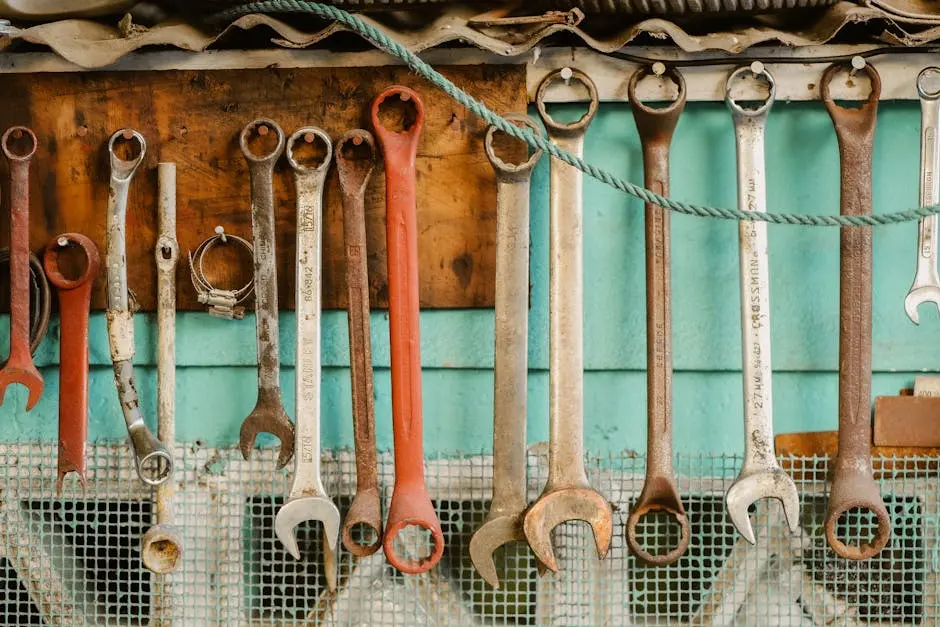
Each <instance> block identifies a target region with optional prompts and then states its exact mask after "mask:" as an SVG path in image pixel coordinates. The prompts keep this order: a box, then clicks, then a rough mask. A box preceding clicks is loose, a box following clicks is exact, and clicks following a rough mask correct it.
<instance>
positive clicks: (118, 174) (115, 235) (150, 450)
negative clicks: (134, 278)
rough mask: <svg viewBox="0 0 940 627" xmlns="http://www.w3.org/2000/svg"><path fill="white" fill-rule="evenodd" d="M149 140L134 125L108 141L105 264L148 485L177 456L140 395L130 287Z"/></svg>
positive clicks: (131, 420) (127, 412)
mask: <svg viewBox="0 0 940 627" xmlns="http://www.w3.org/2000/svg"><path fill="white" fill-rule="evenodd" d="M120 138H123V139H124V140H126V141H131V140H134V141H136V142H137V144H138V146H139V148H140V152H139V153H138V154H137V156H136V157H135V158H133V159H131V160H130V161H126V160H124V159H121V158H120V157H118V156H117V154H116V153H115V152H114V146H115V143H116V142H117V141H118V139H120ZM146 151H147V142H146V141H145V140H144V137H143V135H141V134H140V133H138V132H137V131H135V130H132V129H122V130H120V131H118V132H116V133H115V134H114V135H112V136H111V139H110V140H109V141H108V154H109V155H110V157H111V189H110V191H109V193H108V223H107V224H108V246H107V251H106V253H105V265H106V267H107V277H108V310H107V312H106V317H107V321H108V343H109V344H110V348H111V362H112V363H113V365H114V382H115V384H116V386H117V392H118V399H119V400H120V402H121V411H122V412H123V414H124V422H125V423H127V434H128V437H129V439H130V443H131V449H132V451H133V453H134V461H135V465H136V468H137V476H138V477H140V480H141V481H143V482H144V483H146V484H147V485H152V486H155V485H160V484H161V483H163V482H164V481H166V480H167V479H168V478H169V477H170V474H171V473H172V471H173V456H172V455H170V453H169V451H167V450H166V447H164V446H163V444H161V443H160V441H159V440H158V439H157V438H156V437H154V435H153V433H151V432H150V429H148V428H147V424H146V423H145V422H144V416H143V414H142V413H141V411H140V397H139V396H138V395H137V386H136V384H135V383H134V320H133V315H134V314H133V311H131V308H130V306H129V303H128V290H127V224H126V223H127V194H128V191H129V189H130V184H131V179H132V178H133V177H134V173H135V172H136V171H137V168H138V166H139V165H140V163H141V162H142V161H143V160H144V154H145V153H146Z"/></svg>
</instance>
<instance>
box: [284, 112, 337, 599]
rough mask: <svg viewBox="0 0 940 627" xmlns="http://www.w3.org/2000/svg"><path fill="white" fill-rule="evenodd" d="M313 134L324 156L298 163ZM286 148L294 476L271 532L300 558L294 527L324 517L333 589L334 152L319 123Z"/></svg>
mask: <svg viewBox="0 0 940 627" xmlns="http://www.w3.org/2000/svg"><path fill="white" fill-rule="evenodd" d="M316 138H319V140H320V141H321V142H322V143H323V145H324V146H326V156H325V157H323V160H322V161H321V162H320V163H319V164H318V165H316V166H312V167H310V166H306V165H303V164H301V163H300V162H298V161H297V159H296V158H295V155H294V145H295V144H296V143H297V142H298V141H301V140H302V141H306V142H307V143H312V142H313V141H315V139H316ZM286 153H287V161H288V163H290V166H291V168H293V169H294V184H295V186H296V188H297V286H296V287H297V297H296V310H297V357H296V359H297V365H296V370H295V385H294V388H295V396H294V398H295V406H296V407H295V412H296V415H295V421H294V447H295V449H294V482H293V484H292V485H291V489H290V494H289V495H288V497H287V502H285V503H284V505H282V506H281V508H280V509H279V510H278V512H277V516H276V518H275V521H274V532H275V533H276V534H277V537H278V539H279V540H280V541H281V544H283V545H284V548H285V549H287V552H288V553H290V554H291V555H293V556H294V559H300V549H299V548H298V546H297V538H296V536H295V534H294V528H295V527H296V526H297V525H299V524H300V523H302V522H304V521H307V520H319V521H320V522H322V523H323V532H324V536H323V549H324V553H325V562H326V564H325V568H326V578H327V583H328V584H329V587H330V590H335V589H336V560H335V555H336V542H337V540H338V538H339V519H340V516H339V510H338V509H337V508H336V505H334V504H333V501H331V500H330V497H329V496H327V494H326V489H325V488H324V487H323V481H322V480H321V478H320V309H321V302H320V284H321V281H320V277H321V265H322V264H321V250H322V239H323V238H322V234H323V186H324V185H323V184H324V181H325V180H326V173H327V172H328V171H329V169H330V161H331V160H332V158H333V155H332V145H331V143H330V137H329V135H327V134H326V133H325V132H324V131H322V130H320V129H319V128H315V127H312V126H308V127H304V128H301V129H299V130H298V131H296V132H295V133H294V134H293V135H291V136H290V138H289V139H288V140H287V149H286Z"/></svg>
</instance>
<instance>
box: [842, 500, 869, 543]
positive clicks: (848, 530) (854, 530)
mask: <svg viewBox="0 0 940 627" xmlns="http://www.w3.org/2000/svg"><path fill="white" fill-rule="evenodd" d="M835 535H836V538H837V539H838V540H839V541H840V542H842V543H843V544H845V545H846V546H850V547H864V546H868V545H871V544H873V543H874V542H875V539H876V538H877V536H878V515H877V514H876V513H875V512H873V511H872V510H870V509H868V508H867V507H853V508H851V509H847V510H846V511H844V512H842V514H841V515H840V516H839V519H838V520H837V521H836V533H835Z"/></svg>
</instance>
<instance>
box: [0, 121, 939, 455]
mask: <svg viewBox="0 0 940 627" xmlns="http://www.w3.org/2000/svg"><path fill="white" fill-rule="evenodd" d="M565 109H567V110H568V111H569V112H570V111H571V110H573V108H572V107H565ZM919 120H920V113H919V109H918V108H917V105H916V103H884V104H883V105H882V107H881V112H880V116H879V123H878V133H877V137H876V140H875V155H874V159H875V170H874V171H875V194H874V199H875V207H876V211H878V212H887V211H894V210H899V209H904V208H907V207H909V206H911V205H912V204H914V203H916V200H917V178H918V174H917V172H918V158H919V156H918V150H917V142H918V132H919V130H918V129H919V123H920V122H919ZM767 132H768V137H767V168H768V205H769V207H770V209H771V210H774V209H777V210H793V211H802V212H806V213H825V212H830V213H835V212H837V211H838V200H839V199H838V193H839V168H838V159H837V156H838V152H837V147H836V141H835V136H834V135H833V132H832V126H831V122H830V121H829V118H828V116H827V115H826V113H825V111H824V110H823V109H822V107H821V105H819V104H813V103H800V104H788V103H778V104H777V105H775V107H774V110H773V111H772V113H771V116H770V120H769V122H768V129H767ZM585 153H586V157H587V158H588V159H589V160H591V161H594V162H597V163H603V164H604V166H605V167H606V168H607V169H608V170H610V171H613V172H617V173H620V174H624V175H627V176H628V177H629V178H630V179H631V180H633V181H641V180H642V162H641V158H640V151H639V144H638V141H637V138H636V130H635V127H634V125H633V121H632V119H631V117H630V114H629V108H628V107H626V106H617V105H605V106H604V107H603V108H602V111H601V113H600V114H599V115H598V117H597V119H596V120H595V122H594V123H593V124H592V126H591V128H590V130H589V132H588V136H587V140H586V146H585ZM548 193H549V190H548V162H547V161H546V160H543V162H542V163H540V164H539V166H538V168H537V169H536V172H535V174H534V177H533V181H532V198H533V208H532V238H533V241H532V271H531V280H532V310H531V312H530V342H529V344H530V348H529V357H530V366H531V369H532V374H531V377H530V381H529V392H530V395H529V399H530V400H529V410H528V425H529V440H530V441H532V442H535V441H540V440H544V439H546V438H547V437H548V418H547V411H548V409H547V403H548V375H547V372H546V368H547V365H548V344H547V337H548V287H547V282H548V275H547V272H548V250H547V237H548V221H547V201H548ZM672 194H673V196H674V197H676V198H678V199H681V200H686V201H695V202H698V203H704V204H712V205H722V206H733V205H734V204H735V163H734V139H733V135H732V131H731V119H730V116H729V115H728V113H727V111H726V110H725V108H724V107H723V106H721V105H703V104H694V105H690V106H689V109H688V111H687V113H686V114H685V115H684V116H683V118H682V121H681V122H680V124H679V128H678V129H677V131H676V135H675V139H674V142H673V151H672ZM584 207H585V218H584V229H585V303H584V306H585V335H584V342H585V367H586V369H587V370H588V372H587V374H586V376H585V438H586V445H587V447H588V448H589V449H591V450H594V451H601V452H602V451H620V450H624V449H632V450H638V451H641V450H643V449H644V448H645V446H646V439H645V438H646V417H645V416H646V414H645V412H646V390H645V376H644V373H643V369H644V367H645V359H646V348H645V338H646V331H645V328H644V327H645V311H644V306H645V305H644V299H645V297H644V281H645V279H644V252H643V211H642V205H641V204H640V203H639V202H638V201H636V200H635V199H633V198H630V197H627V196H624V195H622V194H620V193H618V192H616V191H614V190H612V189H609V188H606V187H604V186H603V185H601V184H599V183H596V182H594V181H591V180H588V181H586V182H585V200H584ZM672 224H673V238H672V242H673V244H672V246H673V336H674V339H673V346H674V366H675V368H676V370H677V373H676V379H675V390H674V393H675V394H674V395H675V427H676V449H677V450H678V451H684V452H725V453H734V452H740V451H741V450H743V441H744V435H743V424H742V416H741V380H740V373H739V369H740V362H741V356H740V330H739V319H738V316H739V312H738V308H739V303H738V279H737V275H738V266H737V264H738V253H737V227H736V225H735V224H734V223H731V222H719V221H714V220H704V219H697V218H688V217H683V216H675V217H674V218H673V222H672ZM915 238H916V225H914V224H906V225H901V226H892V227H885V228H879V229H876V231H875V239H874V242H875V243H874V250H875V273H874V291H875V313H874V360H873V364H874V365H873V367H874V370H875V373H876V374H875V375H874V391H875V393H876V394H894V393H896V392H897V390H898V389H899V388H900V387H903V386H905V385H910V383H911V382H912V380H913V377H914V375H915V374H916V373H918V372H921V371H931V372H937V371H940V318H938V316H937V315H936V312H932V311H929V310H928V309H927V308H926V307H925V309H924V311H922V312H921V326H919V327H918V326H915V325H913V324H912V323H911V322H910V321H908V320H907V317H906V316H905V314H904V310H903V299H904V295H905V294H906V293H907V289H908V287H909V286H910V282H911V279H912V278H913V272H914V264H913V260H914V245H915ZM770 255H771V277H772V289H771V306H772V312H773V314H772V316H773V317H772V327H773V339H774V344H773V363H774V370H775V374H774V386H775V387H774V398H775V407H774V409H775V423H776V428H777V431H778V432H784V431H804V430H822V429H834V428H835V427H836V423H837V420H836V405H837V398H836V395H837V381H836V374H835V370H836V368H837V356H838V306H839V303H838V266H839V236H838V231H837V230H835V229H821V228H816V229H811V228H801V227H771V228H770ZM372 322H373V328H372V338H373V349H374V353H375V354H374V360H375V364H376V368H377V370H376V400H377V402H376V412H377V423H378V424H377V437H378V444H379V446H380V447H382V448H389V447H391V445H392V438H391V417H390V397H389V379H388V370H387V368H388V359H389V355H388V341H387V337H388V331H387V320H386V317H385V314H384V312H376V313H374V314H373V316H372ZM253 325H254V320H253V319H252V318H251V317H249V318H248V319H246V320H244V321H224V320H218V319H215V318H212V317H210V316H208V315H207V314H204V313H181V314H180V316H179V318H178V331H177V338H178V363H179V367H178V372H177V384H178V390H177V434H178V437H179V439H180V440H181V441H185V442H195V441H197V440H198V441H201V442H202V443H204V444H206V445H231V444H234V443H235V442H236V440H237V437H238V429H239V426H240V424H241V421H242V419H243V418H244V416H245V415H247V413H248V412H249V411H250V410H251V408H252V407H253V406H254V402H255V385H256V381H255V369H254V364H255V346H254V326H253ZM135 326H136V331H137V341H138V344H137V346H138V350H137V363H138V364H139V366H138V370H137V382H138V386H139V389H140V392H141V397H142V403H143V407H144V409H145V415H146V416H147V418H148V420H149V421H151V423H152V422H153V420H154V412H155V391H156V390H155V387H156V378H155V369H154V368H153V364H154V359H155V335H154V334H155V327H154V324H153V317H152V316H147V315H138V316H137V317H136V320H135ZM0 328H2V329H4V330H5V329H6V324H5V323H0ZM280 328H281V347H282V357H283V363H284V368H283V372H282V387H283V390H284V394H285V404H286V405H287V408H288V412H289V413H290V412H292V411H293V369H292V365H293V363H294V349H293V338H294V334H293V329H294V316H293V313H289V312H285V313H283V314H282V316H281V325H280ZM421 331H422V338H421V340H422V342H421V343H422V361H423V364H424V367H425V370H424V377H423V385H424V415H425V445H426V451H427V453H428V454H429V455H436V454H448V453H453V452H457V451H461V452H478V451H481V450H486V449H489V448H490V447H491V445H492V420H493V418H492V385H493V379H492V371H491V368H492V364H493V354H492V351H493V348H492V347H493V314H492V311H491V310H458V311H426V312H423V313H422V317H421ZM57 333H58V325H57V324H55V323H53V326H52V328H51V329H50V335H49V337H48V339H47V340H46V341H45V342H44V344H43V346H42V347H41V349H40V351H39V353H38V355H37V363H39V364H40V365H41V366H43V375H44V376H45V377H46V392H45V394H44V396H43V399H42V401H41V402H40V404H39V405H38V407H37V408H36V409H34V410H33V411H32V412H30V413H29V414H27V413H25V412H24V411H23V405H24V404H25V393H24V392H23V391H22V390H19V389H17V388H16V387H15V386H14V387H11V388H10V390H9V391H8V392H7V399H6V401H5V402H4V404H3V405H2V407H0V439H2V440H4V441H32V440H37V439H55V437H56V432H57V426H56V421H57V418H56V416H57V385H56V378H57V371H56V369H55V367H54V364H55V363H56V360H57V353H58V346H57V342H56V341H55V338H56V336H57ZM4 341H5V340H4ZM91 344H92V348H91V361H92V363H93V364H94V367H93V371H92V375H91V399H90V412H89V413H90V418H89V420H90V428H89V432H90V436H91V437H92V438H93V439H96V440H120V439H122V438H123V437H124V433H125V432H124V424H123V420H122V418H121V414H120V409H119V407H118V404H117V395H116V393H115V390H114V385H113V379H112V375H111V369H110V365H109V364H110V362H109V360H108V348H107V335H106V331H105V324H104V318H103V316H102V315H100V314H96V315H95V316H94V317H93V320H92V325H91ZM323 349H324V355H323V362H324V375H323V376H324V385H323V395H324V396H323V400H322V409H323V445H324V446H325V447H330V448H333V447H349V446H351V445H352V421H351V414H350V412H351V409H350V393H349V385H350V384H349V371H348V363H349V359H348V342H347V338H346V317H345V313H344V312H340V311H334V312H328V313H326V315H325V316H324V323H323ZM0 354H5V349H4V348H0ZM262 443H265V444H272V443H274V442H273V441H272V440H270V439H267V440H262Z"/></svg>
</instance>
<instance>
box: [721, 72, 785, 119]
mask: <svg viewBox="0 0 940 627" xmlns="http://www.w3.org/2000/svg"><path fill="white" fill-rule="evenodd" d="M757 69H759V70H761V71H760V72H759V73H755V72H754V68H752V67H742V68H738V69H737V70H735V71H734V72H733V73H732V74H731V76H729V77H728V83H727V85H726V86H725V100H727V101H728V102H729V103H730V104H731V105H732V106H736V107H737V108H739V109H741V110H742V111H744V112H756V111H760V110H761V109H763V108H764V107H766V106H768V101H769V102H770V103H772V102H773V99H774V96H775V86H774V82H773V78H771V76H770V74H768V73H767V72H766V71H764V70H763V67H758V68H757Z"/></svg>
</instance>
